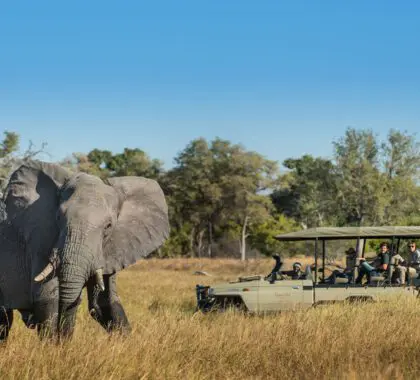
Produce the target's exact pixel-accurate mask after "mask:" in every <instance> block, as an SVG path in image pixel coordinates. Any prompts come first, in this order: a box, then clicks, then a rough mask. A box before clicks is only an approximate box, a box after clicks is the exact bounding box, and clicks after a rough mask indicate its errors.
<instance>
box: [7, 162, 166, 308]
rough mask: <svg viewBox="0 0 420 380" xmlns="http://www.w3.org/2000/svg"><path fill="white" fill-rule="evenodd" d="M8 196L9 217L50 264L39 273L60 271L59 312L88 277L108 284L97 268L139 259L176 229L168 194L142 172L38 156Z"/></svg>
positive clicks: (17, 177) (114, 268)
mask: <svg viewBox="0 0 420 380" xmlns="http://www.w3.org/2000/svg"><path fill="white" fill-rule="evenodd" d="M4 200H5V204H6V207H7V214H8V219H9V220H11V221H12V223H13V224H14V225H15V226H16V227H17V228H18V229H19V231H20V232H21V236H22V237H23V239H24V241H25V243H26V246H27V247H29V249H30V250H31V255H32V257H35V256H36V259H37V260H38V259H39V261H40V262H43V263H42V266H40V265H38V267H37V268H35V269H32V270H33V277H36V281H42V280H44V279H45V278H46V277H47V276H48V275H50V273H51V272H52V271H54V270H56V272H55V273H56V275H57V276H58V279H59V297H60V298H59V303H60V313H61V312H63V310H65V309H66V308H68V307H70V305H72V304H74V302H75V301H76V300H77V299H78V298H79V296H80V293H81V291H82V288H83V286H84V285H85V284H86V282H87V281H88V279H89V278H91V277H93V276H95V275H96V276H97V277H98V279H99V284H100V285H101V281H100V276H98V274H101V273H105V274H107V273H109V274H110V273H114V272H116V271H119V270H121V269H123V268H125V267H127V266H128V265H130V264H133V263H135V262H136V261H137V260H138V259H140V258H141V257H145V256H147V255H148V254H150V253H151V252H152V251H154V250H155V249H157V248H158V247H159V246H160V245H161V244H162V243H163V242H164V241H165V239H166V238H167V236H168V233H169V223H168V211H167V205H166V202H165V197H164V195H163V192H162V190H161V188H160V186H159V185H158V183H157V182H156V181H154V180H150V179H146V178H142V177H116V178H111V179H109V180H107V181H102V180H101V179H99V178H98V177H95V176H92V175H88V174H86V173H80V172H79V173H76V174H72V173H70V172H68V171H67V170H65V169H64V168H63V167H60V166H58V165H54V164H50V163H44V162H39V161H31V162H28V163H27V164H25V165H22V166H21V167H19V168H18V169H17V170H16V171H15V172H14V173H13V175H12V176H11V178H10V181H9V184H8V187H7V190H6V193H5V195H4ZM51 252H53V254H52V255H50V253H51ZM47 264H48V265H47ZM44 267H45V268H44ZM43 268H44V270H42V269H43ZM41 270H42V271H41ZM40 272H41V273H40ZM36 274H38V276H36Z"/></svg>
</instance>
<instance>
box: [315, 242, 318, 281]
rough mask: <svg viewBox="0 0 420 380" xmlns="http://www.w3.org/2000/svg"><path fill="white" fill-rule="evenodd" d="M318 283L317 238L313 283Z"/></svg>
mask: <svg viewBox="0 0 420 380" xmlns="http://www.w3.org/2000/svg"><path fill="white" fill-rule="evenodd" d="M316 284H318V238H316V239H315V285H316Z"/></svg>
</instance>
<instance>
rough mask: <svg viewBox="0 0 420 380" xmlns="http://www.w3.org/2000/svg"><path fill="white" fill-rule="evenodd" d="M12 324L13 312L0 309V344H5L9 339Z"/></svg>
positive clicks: (3, 308)
mask: <svg viewBox="0 0 420 380" xmlns="http://www.w3.org/2000/svg"><path fill="white" fill-rule="evenodd" d="M12 324H13V310H11V309H6V308H5V307H4V306H1V307H0V342H5V341H6V340H7V338H8V337H9V333H10V329H11V328H12Z"/></svg>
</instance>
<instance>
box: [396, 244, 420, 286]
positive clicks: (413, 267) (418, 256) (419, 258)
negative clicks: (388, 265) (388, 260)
mask: <svg viewBox="0 0 420 380" xmlns="http://www.w3.org/2000/svg"><path fill="white" fill-rule="evenodd" d="M408 250H409V258H408V263H406V262H401V261H402V260H403V259H402V257H401V256H400V255H397V256H399V257H397V259H399V258H401V259H402V260H400V263H396V265H397V266H396V267H395V270H396V272H397V273H398V274H399V279H398V282H399V283H400V284H402V285H403V284H405V281H406V278H408V279H413V278H417V277H418V276H419V272H420V250H419V249H417V246H416V242H415V241H410V242H409V243H408ZM398 264H399V265H398Z"/></svg>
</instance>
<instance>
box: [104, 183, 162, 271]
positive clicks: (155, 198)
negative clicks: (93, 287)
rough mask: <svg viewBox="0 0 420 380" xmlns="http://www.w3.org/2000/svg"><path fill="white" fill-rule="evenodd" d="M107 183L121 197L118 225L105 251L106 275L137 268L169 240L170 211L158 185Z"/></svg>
mask: <svg viewBox="0 0 420 380" xmlns="http://www.w3.org/2000/svg"><path fill="white" fill-rule="evenodd" d="M108 183H109V184H110V185H111V186H112V187H113V188H114V189H115V190H116V191H117V193H118V194H119V197H120V201H121V203H120V212H119V215H118V220H117V224H116V225H115V227H114V229H113V231H112V234H111V236H110V238H109V240H108V241H107V243H106V245H105V247H104V258H105V268H104V272H105V273H114V272H116V271H119V270H121V269H123V268H126V267H127V266H129V265H131V264H134V263H135V262H136V261H137V260H139V259H140V258H142V257H146V256H147V255H149V254H150V253H151V252H153V251H154V250H156V249H157V248H159V247H160V246H161V245H162V244H163V243H164V241H165V240H166V239H167V237H168V236H169V220H168V207H167V204H166V200H165V196H164V194H163V191H162V189H161V188H160V186H159V184H158V183H157V182H156V181H154V180H151V179H147V178H143V177H114V178H110V179H108Z"/></svg>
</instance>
